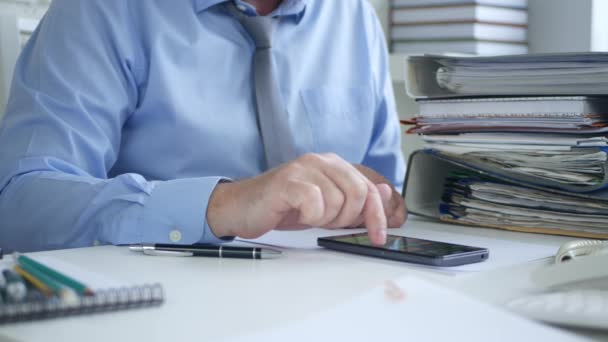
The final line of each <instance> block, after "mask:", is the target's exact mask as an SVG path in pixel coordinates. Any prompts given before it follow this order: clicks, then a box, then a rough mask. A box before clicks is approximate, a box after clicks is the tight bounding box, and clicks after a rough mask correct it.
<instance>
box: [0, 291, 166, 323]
mask: <svg viewBox="0 0 608 342" xmlns="http://www.w3.org/2000/svg"><path fill="white" fill-rule="evenodd" d="M163 302H164V292H163V288H162V286H161V285H160V284H150V285H148V284H146V285H141V286H132V287H119V288H113V289H107V290H98V291H95V295H93V296H83V297H80V298H79V301H78V302H77V303H76V304H66V303H64V302H62V301H61V300H59V299H58V298H50V299H45V300H42V301H25V302H21V303H10V304H6V303H5V304H0V324H4V323H12V322H21V321H29V320H38V319H48V318H57V317H65V316H73V315H81V314H91V313H98V312H106V311H116V310H125V309H133V308H141V307H148V306H158V305H160V304H162V303H163Z"/></svg>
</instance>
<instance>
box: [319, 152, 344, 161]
mask: <svg viewBox="0 0 608 342" xmlns="http://www.w3.org/2000/svg"><path fill="white" fill-rule="evenodd" d="M323 157H324V158H325V159H327V160H330V161H338V160H340V161H341V160H342V158H340V156H339V155H337V154H336V153H334V152H327V153H323Z"/></svg>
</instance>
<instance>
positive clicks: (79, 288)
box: [15, 254, 94, 296]
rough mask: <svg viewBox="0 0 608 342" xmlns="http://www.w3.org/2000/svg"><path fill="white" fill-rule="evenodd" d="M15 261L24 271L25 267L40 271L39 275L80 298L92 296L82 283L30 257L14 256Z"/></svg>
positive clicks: (91, 292) (92, 293)
mask: <svg viewBox="0 0 608 342" xmlns="http://www.w3.org/2000/svg"><path fill="white" fill-rule="evenodd" d="M15 260H16V261H17V263H18V264H19V265H21V267H23V268H24V269H25V266H28V269H32V268H33V269H36V270H38V271H40V272H41V273H43V274H44V275H46V276H48V277H50V278H52V279H54V280H55V281H57V282H59V283H61V284H63V285H65V286H67V287H69V288H71V289H73V290H74V291H76V293H78V294H79V295H81V296H92V295H94V292H93V290H91V289H90V288H88V287H87V286H86V285H84V284H83V283H81V282H79V281H77V280H75V279H73V278H70V277H68V276H66V275H65V274H62V273H59V272H58V271H55V270H54V269H52V268H50V267H48V266H45V265H43V264H41V263H39V262H37V261H35V260H34V259H32V258H30V257H27V256H25V255H22V254H16V257H15Z"/></svg>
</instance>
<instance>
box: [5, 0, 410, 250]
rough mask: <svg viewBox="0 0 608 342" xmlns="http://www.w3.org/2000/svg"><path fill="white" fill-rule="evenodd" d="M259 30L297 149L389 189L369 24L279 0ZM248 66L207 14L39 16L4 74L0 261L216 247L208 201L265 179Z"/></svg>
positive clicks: (400, 168)
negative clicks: (35, 255)
mask: <svg viewBox="0 0 608 342" xmlns="http://www.w3.org/2000/svg"><path fill="white" fill-rule="evenodd" d="M236 2H237V6H240V7H241V9H242V10H244V11H245V12H248V13H250V14H254V15H255V9H254V8H252V7H251V6H248V5H247V4H245V3H242V2H241V1H239V0H236ZM273 15H279V16H281V20H280V22H279V24H278V28H277V31H276V34H275V41H274V47H273V49H274V52H273V53H274V57H275V61H276V65H277V69H278V70H277V71H278V75H279V76H280V80H279V82H280V84H281V90H282V93H283V96H284V102H285V104H286V106H287V107H288V111H289V112H290V116H291V117H292V121H291V123H290V124H291V125H292V126H293V131H294V132H296V133H297V135H296V138H295V139H296V143H297V145H298V149H299V150H300V151H302V152H319V153H321V152H335V153H337V154H338V155H340V156H342V157H343V158H344V159H346V160H348V161H349V162H352V163H362V164H364V165H367V166H369V167H371V168H373V169H375V170H377V171H379V172H380V173H381V174H383V175H384V176H385V177H386V178H388V179H389V180H391V181H392V182H394V185H395V186H396V187H398V188H399V187H401V185H402V181H403V175H404V172H405V166H404V161H403V157H402V154H401V149H400V130H399V125H398V120H397V114H396V111H395V104H394V99H393V89H392V84H391V80H390V78H389V73H388V64H387V63H388V59H387V53H386V46H385V41H384V37H383V34H382V30H381V27H380V25H379V23H378V20H377V18H376V17H375V14H374V10H373V8H372V7H371V6H370V5H369V4H368V3H367V1H366V0H339V1H336V0H284V1H283V2H282V4H281V5H280V7H279V8H278V9H277V10H275V12H274V14H273ZM254 50H255V47H254V44H253V41H252V40H251V38H250V37H249V35H248V34H247V32H246V31H244V29H243V27H242V26H241V25H240V24H239V23H238V21H237V20H236V19H235V18H233V17H232V16H231V15H230V14H228V12H227V11H226V8H225V6H224V4H223V1H221V0H174V1H167V0H131V1H125V0H87V1H81V0H54V1H53V2H52V4H51V7H50V9H49V11H48V13H47V14H46V16H45V17H44V19H43V20H42V22H41V24H40V26H39V28H38V30H37V31H36V32H35V33H34V35H33V36H32V38H31V40H30V41H29V42H28V44H27V46H26V47H25V49H24V51H23V52H22V54H21V56H20V58H19V61H18V64H17V66H16V69H15V73H14V79H13V83H12V89H11V95H10V99H9V102H8V105H7V109H6V113H5V117H4V119H3V121H2V125H1V126H0V245H1V246H2V247H5V248H7V249H8V250H20V251H24V252H25V251H33V250H41V249H55V248H66V247H80V246H90V245H93V244H97V243H102V244H104V243H109V244H129V243H140V242H156V243H183V244H190V243H195V242H209V243H217V242H221V241H222V240H220V239H218V238H217V237H215V236H214V235H213V232H212V231H211V229H210V228H209V226H208V225H207V223H206V210H207V202H208V200H209V197H210V195H211V193H212V192H213V190H214V188H215V186H216V185H217V183H218V182H219V181H221V180H222V179H234V180H238V179H242V178H247V177H252V176H254V175H257V174H260V173H262V172H264V171H265V161H264V160H265V159H264V150H263V146H262V140H261V137H260V132H259V129H258V124H257V121H256V120H257V119H256V111H255V103H254V99H255V97H254V90H253V87H252V71H251V62H252V60H251V59H252V55H253V52H254Z"/></svg>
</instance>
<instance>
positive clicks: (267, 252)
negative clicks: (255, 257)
mask: <svg viewBox="0 0 608 342" xmlns="http://www.w3.org/2000/svg"><path fill="white" fill-rule="evenodd" d="M281 255H283V252H281V251H278V250H276V249H268V248H264V249H262V259H276V258H279V257H280V256H281Z"/></svg>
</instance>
